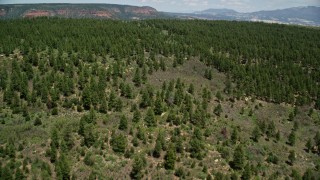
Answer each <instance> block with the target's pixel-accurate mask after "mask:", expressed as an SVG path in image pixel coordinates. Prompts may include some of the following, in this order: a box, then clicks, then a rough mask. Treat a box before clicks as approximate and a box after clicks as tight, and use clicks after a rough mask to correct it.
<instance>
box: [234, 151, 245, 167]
mask: <svg viewBox="0 0 320 180" xmlns="http://www.w3.org/2000/svg"><path fill="white" fill-rule="evenodd" d="M244 163H245V156H244V151H243V148H242V146H241V145H238V146H237V147H236V149H235V150H234V154H233V161H232V162H231V167H232V168H233V169H235V170H241V169H243V167H244Z"/></svg>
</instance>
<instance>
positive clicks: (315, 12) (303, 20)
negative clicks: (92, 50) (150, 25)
mask: <svg viewBox="0 0 320 180" xmlns="http://www.w3.org/2000/svg"><path fill="white" fill-rule="evenodd" d="M40 16H47V17H66V18H100V19H129V20H130V19H131V20H139V19H157V18H177V19H208V20H236V21H262V22H267V23H280V24H299V25H307V26H319V25H320V7H315V6H308V7H295V8H288V9H280V10H272V11H258V12H251V13H240V12H237V11H234V10H231V9H207V10H204V11H197V12H194V13H170V12H159V11H157V10H156V9H154V8H152V7H148V6H143V7H138V6H129V5H117V4H19V5H0V19H14V18H34V17H40Z"/></svg>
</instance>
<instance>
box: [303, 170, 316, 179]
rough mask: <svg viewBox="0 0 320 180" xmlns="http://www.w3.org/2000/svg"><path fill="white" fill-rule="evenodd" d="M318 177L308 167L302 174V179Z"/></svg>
mask: <svg viewBox="0 0 320 180" xmlns="http://www.w3.org/2000/svg"><path fill="white" fill-rule="evenodd" d="M315 179H316V178H315V177H314V175H313V172H312V170H311V169H310V168H308V169H307V170H306V171H305V173H304V174H303V176H302V180H315Z"/></svg>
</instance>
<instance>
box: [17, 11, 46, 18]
mask: <svg viewBox="0 0 320 180" xmlns="http://www.w3.org/2000/svg"><path fill="white" fill-rule="evenodd" d="M51 15H52V13H51V12H50V11H47V10H30V11H27V12H26V13H24V16H23V17H26V18H33V17H41V16H51Z"/></svg>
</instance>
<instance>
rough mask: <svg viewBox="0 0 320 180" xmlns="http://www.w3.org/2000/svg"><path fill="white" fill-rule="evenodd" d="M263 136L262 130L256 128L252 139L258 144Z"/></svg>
mask: <svg viewBox="0 0 320 180" xmlns="http://www.w3.org/2000/svg"><path fill="white" fill-rule="evenodd" d="M260 136H261V134H260V128H259V127H258V126H256V127H255V128H254V129H253V131H252V139H253V140H254V141H255V142H258V141H259V138H260Z"/></svg>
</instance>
